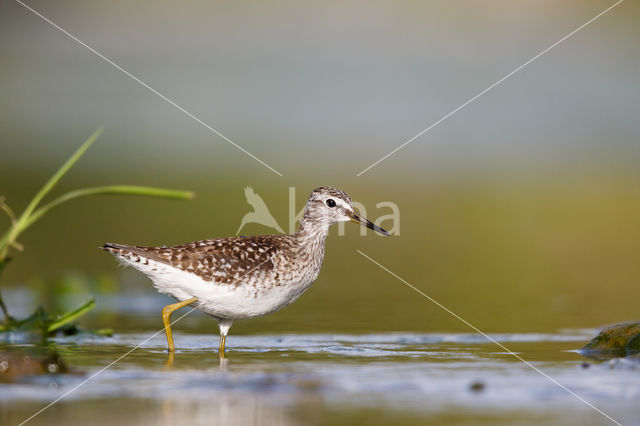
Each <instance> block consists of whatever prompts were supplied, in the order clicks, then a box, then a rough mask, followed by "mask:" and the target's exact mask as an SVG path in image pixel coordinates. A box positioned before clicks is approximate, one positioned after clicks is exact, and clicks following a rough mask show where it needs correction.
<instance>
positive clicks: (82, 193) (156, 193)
mask: <svg viewBox="0 0 640 426" xmlns="http://www.w3.org/2000/svg"><path fill="white" fill-rule="evenodd" d="M107 194H111V195H113V194H119V195H143V196H147V197H159V198H173V199H178V200H189V199H191V198H193V192H190V191H179V190H174V189H163V188H153V187H149V186H134V185H110V186H96V187H93V188H83V189H77V190H74V191H69V192H67V193H66V194H64V195H62V196H60V197H58V198H56V199H54V200H53V201H51V202H49V203H47V204H45V205H44V206H42V207H40V208H39V209H38V210H36V211H35V212H34V213H33V214H32V215H31V216H30V217H29V219H28V220H27V221H26V222H25V224H24V229H26V228H28V227H29V226H31V225H32V224H33V223H34V222H35V221H37V220H38V219H40V218H41V217H42V216H43V215H44V214H46V213H47V212H49V211H50V210H51V209H53V208H55V207H57V206H59V205H60V204H62V203H64V202H67V201H69V200H73V199H74V198H80V197H87V196H90V195H107Z"/></svg>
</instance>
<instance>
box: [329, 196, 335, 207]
mask: <svg viewBox="0 0 640 426" xmlns="http://www.w3.org/2000/svg"><path fill="white" fill-rule="evenodd" d="M327 206H329V207H335V206H336V202H335V201H334V200H333V198H329V199H328V200H327Z"/></svg>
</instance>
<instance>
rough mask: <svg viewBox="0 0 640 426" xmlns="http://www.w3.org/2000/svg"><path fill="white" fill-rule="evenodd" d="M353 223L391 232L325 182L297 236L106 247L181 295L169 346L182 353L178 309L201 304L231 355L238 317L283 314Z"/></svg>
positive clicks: (166, 314)
mask: <svg viewBox="0 0 640 426" xmlns="http://www.w3.org/2000/svg"><path fill="white" fill-rule="evenodd" d="M346 221H352V222H356V223H360V224H362V225H364V226H366V227H367V228H370V229H373V230H375V231H377V232H379V233H381V234H383V235H389V233H388V232H387V231H385V230H384V229H382V228H381V227H379V226H378V225H375V224H374V223H372V222H371V221H369V220H368V219H366V218H364V217H362V216H360V215H359V214H358V212H357V211H356V210H355V209H354V207H353V204H352V201H351V198H349V196H348V195H347V194H345V193H344V192H342V191H340V190H338V189H335V188H330V187H320V188H317V189H315V190H314V191H313V192H312V193H311V195H310V196H309V200H308V201H307V205H306V207H305V210H304V215H303V217H302V220H301V222H300V226H299V228H298V230H297V231H296V232H295V233H294V234H291V235H256V236H250V237H231V238H217V239H210V240H202V241H196V242H193V243H188V244H183V245H179V246H173V247H165V246H163V247H145V246H129V245H122V244H112V243H106V244H105V245H104V246H102V247H101V248H102V249H104V250H106V251H108V252H110V253H111V254H113V255H114V256H116V257H117V258H118V259H119V260H120V261H121V262H123V263H124V264H126V265H130V266H133V267H134V268H136V269H138V270H139V271H141V272H143V273H144V274H146V275H147V276H148V277H149V278H150V279H151V281H152V282H153V285H154V286H155V287H156V289H157V290H158V291H160V292H161V293H163V294H167V295H169V296H172V297H174V298H175V299H177V300H178V303H174V304H172V305H168V306H165V307H164V309H163V310H162V320H163V322H164V330H165V333H166V335H167V344H168V346H169V352H171V353H172V352H174V351H175V347H174V345H173V337H172V334H171V327H170V326H171V314H172V313H173V312H174V311H175V310H177V309H180V308H182V307H184V306H187V305H193V306H194V307H195V308H196V309H198V310H200V311H202V312H204V313H206V314H208V315H210V316H211V317H213V318H215V319H216V320H218V325H219V328H220V345H219V349H218V350H219V352H220V354H221V355H224V348H225V340H226V337H227V333H228V332H229V328H230V327H231V324H232V323H233V321H235V320H237V319H241V318H253V317H258V316H261V315H266V314H269V313H272V312H276V311H278V310H280V309H282V308H284V307H285V306H288V305H290V304H291V303H293V302H294V301H295V300H296V299H297V298H298V297H300V295H301V294H302V293H304V291H305V290H307V289H308V288H309V287H310V286H311V284H312V283H313V282H314V281H315V279H316V277H317V276H318V274H319V273H320V267H321V266H322V260H323V258H324V247H325V241H326V238H327V233H328V232H329V227H330V226H331V225H332V224H334V223H336V222H346Z"/></svg>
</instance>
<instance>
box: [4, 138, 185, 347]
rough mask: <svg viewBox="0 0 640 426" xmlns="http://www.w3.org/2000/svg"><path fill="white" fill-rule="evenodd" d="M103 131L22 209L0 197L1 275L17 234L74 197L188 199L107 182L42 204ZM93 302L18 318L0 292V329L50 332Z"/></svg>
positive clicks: (15, 246) (165, 191) (17, 246)
mask: <svg viewBox="0 0 640 426" xmlns="http://www.w3.org/2000/svg"><path fill="white" fill-rule="evenodd" d="M101 133H102V128H100V129H98V130H96V131H95V132H94V133H93V134H92V135H91V136H89V138H88V139H87V140H86V141H85V142H84V143H83V144H82V145H80V147H79V148H78V149H77V150H76V151H75V152H74V153H73V154H72V155H71V157H69V159H68V160H67V161H66V162H65V163H64V164H63V165H62V166H61V167H60V168H59V169H58V170H57V171H56V172H55V173H54V174H53V175H52V176H51V177H50V178H49V180H48V181H47V182H46V183H45V184H44V186H43V187H42V188H41V189H40V190H39V191H38V192H37V193H36V195H35V196H34V197H33V198H32V199H31V201H30V202H29V204H28V205H27V207H26V208H25V209H24V211H23V212H22V213H21V214H20V216H17V215H16V214H15V213H14V211H13V210H12V209H11V208H10V207H9V206H8V205H7V204H6V202H5V199H4V197H0V209H2V210H3V211H4V212H5V213H6V214H7V215H8V216H9V218H10V219H11V223H10V226H9V229H7V231H6V232H5V233H4V234H3V235H2V237H0V275H1V274H2V272H3V271H4V269H5V267H6V266H7V263H8V262H9V261H10V260H11V257H10V253H11V251H12V250H17V251H22V249H23V247H22V245H21V244H20V243H19V242H18V237H19V236H20V235H21V234H22V233H23V232H24V231H25V230H27V229H28V228H29V227H30V226H31V225H33V224H34V223H35V222H37V221H38V220H40V219H41V218H42V217H43V216H44V215H46V214H47V213H48V212H50V211H51V210H52V209H54V208H55V207H58V206H59V205H61V204H63V203H65V202H67V201H70V200H73V199H75V198H80V197H87V196H90V195H104V194H123V195H142V196H150V197H160V198H173V199H191V198H193V193H192V192H190V191H179V190H172V189H162V188H153V187H146V186H133V185H110V186H97V187H91V188H82V189H76V190H73V191H69V192H67V193H65V194H63V195H61V196H59V197H57V198H54V199H53V200H51V201H49V202H48V203H46V204H44V205H41V203H42V201H43V199H44V198H45V196H46V195H47V194H48V193H49V192H50V191H51V190H52V189H53V188H54V187H55V186H56V184H57V183H58V182H59V181H60V179H61V178H62V177H63V176H64V175H65V174H66V173H67V172H68V171H69V169H71V167H73V165H74V164H75V163H76V162H77V161H78V160H79V159H80V158H81V157H82V156H83V155H84V153H85V152H86V151H87V149H89V147H90V146H91V145H92V144H93V143H94V142H95V141H96V139H98V137H99V136H100V134H101ZM94 305H95V302H94V300H93V299H91V300H88V301H87V302H85V303H83V304H82V305H81V306H79V307H78V308H76V309H73V310H71V311H69V312H66V313H64V314H62V315H57V316H52V315H49V314H48V313H47V312H46V311H45V310H44V309H43V308H42V307H39V308H37V309H36V311H35V312H34V313H33V314H32V315H30V316H29V317H28V318H25V319H23V320H17V319H15V318H13V317H12V316H11V315H9V311H8V309H7V306H6V305H5V303H4V300H3V299H2V294H1V293H0V309H1V310H2V313H3V314H4V324H1V325H0V332H2V331H10V330H15V329H24V328H29V329H37V330H41V331H42V332H43V334H45V335H46V334H47V333H52V332H55V331H56V330H60V329H61V328H62V327H64V326H65V325H68V324H69V323H70V322H72V321H74V320H75V319H77V318H78V317H80V316H81V315H84V314H85V313H87V312H88V311H89V310H91V309H92V308H93V306H94Z"/></svg>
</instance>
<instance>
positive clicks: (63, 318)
mask: <svg viewBox="0 0 640 426" xmlns="http://www.w3.org/2000/svg"><path fill="white" fill-rule="evenodd" d="M95 305H96V301H95V300H94V299H90V300H87V301H86V302H85V303H83V304H82V305H81V306H79V307H77V308H76V309H74V310H72V311H69V312H67V313H65V314H62V315H60V316H58V317H57V318H56V319H55V320H54V321H53V322H52V323H50V324H49V326H48V327H47V332H48V333H52V332H54V331H56V330H57V329H59V328H60V327H62V326H64V325H65V324H68V323H70V322H71V321H74V320H75V319H77V318H79V317H81V316H82V315H84V314H86V313H87V312H89V311H90V310H91V309H93V307H94V306H95Z"/></svg>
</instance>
